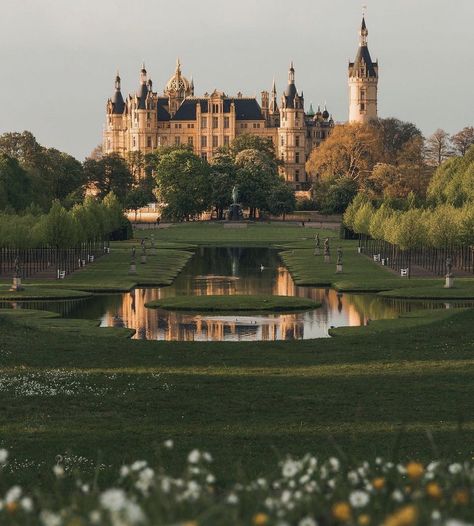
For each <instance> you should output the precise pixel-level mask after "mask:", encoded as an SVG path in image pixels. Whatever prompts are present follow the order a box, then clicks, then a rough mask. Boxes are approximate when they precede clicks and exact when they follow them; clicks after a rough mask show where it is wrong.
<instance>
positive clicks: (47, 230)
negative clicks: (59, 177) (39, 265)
mask: <svg viewBox="0 0 474 526" xmlns="http://www.w3.org/2000/svg"><path fill="white" fill-rule="evenodd" d="M41 225H42V229H43V233H44V239H45V241H46V243H48V244H49V245H51V246H52V247H56V248H68V247H71V246H74V245H75V244H76V243H77V241H78V237H79V230H78V226H77V222H76V221H75V219H74V216H73V215H72V214H69V213H68V212H67V210H66V209H65V208H63V207H62V206H61V203H60V202H59V201H54V202H53V205H52V206H51V209H50V211H49V213H48V214H47V215H45V216H43V220H42V222H41Z"/></svg>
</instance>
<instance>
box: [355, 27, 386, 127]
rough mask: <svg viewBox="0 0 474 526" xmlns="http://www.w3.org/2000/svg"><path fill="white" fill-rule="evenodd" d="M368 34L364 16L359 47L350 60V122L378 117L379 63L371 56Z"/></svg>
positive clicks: (363, 121)
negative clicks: (351, 60) (353, 58)
mask: <svg viewBox="0 0 474 526" xmlns="http://www.w3.org/2000/svg"><path fill="white" fill-rule="evenodd" d="M368 35H369V31H368V30H367V25H366V23H365V18H362V25H361V28H360V32H359V37H360V40H359V49H358V51H357V55H356V58H355V60H354V62H349V122H361V123H365V122H368V121H370V120H371V119H376V118H377V89H378V82H379V64H378V61H375V62H373V61H372V58H371V56H370V53H369V48H368V46H367V37H368Z"/></svg>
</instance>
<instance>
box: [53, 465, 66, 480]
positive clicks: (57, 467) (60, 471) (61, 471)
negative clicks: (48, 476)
mask: <svg viewBox="0 0 474 526" xmlns="http://www.w3.org/2000/svg"><path fill="white" fill-rule="evenodd" d="M53 473H54V474H55V476H56V478H58V479H60V478H62V477H64V468H63V467H62V466H60V465H59V464H55V465H54V466H53Z"/></svg>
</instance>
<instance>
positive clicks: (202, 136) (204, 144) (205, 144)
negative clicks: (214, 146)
mask: <svg viewBox="0 0 474 526" xmlns="http://www.w3.org/2000/svg"><path fill="white" fill-rule="evenodd" d="M201 148H207V137H206V136H205V135H201Z"/></svg>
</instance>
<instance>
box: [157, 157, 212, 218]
mask: <svg viewBox="0 0 474 526" xmlns="http://www.w3.org/2000/svg"><path fill="white" fill-rule="evenodd" d="M156 183H157V194H158V196H159V198H160V200H161V202H162V203H164V204H165V206H166V207H165V209H164V212H163V215H164V216H165V217H168V218H171V219H175V220H183V219H189V218H190V217H192V216H195V215H197V214H200V213H202V212H204V211H205V210H207V209H208V207H209V206H210V197H211V189H210V179H209V165H208V164H207V162H206V161H204V160H203V159H201V158H199V157H198V156H197V155H195V154H194V153H193V152H191V151H189V150H185V149H180V150H172V151H170V152H169V153H166V154H164V155H162V156H161V158H160V161H159V164H158V166H157V167H156Z"/></svg>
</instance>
